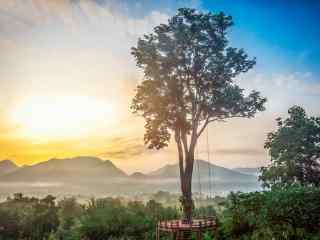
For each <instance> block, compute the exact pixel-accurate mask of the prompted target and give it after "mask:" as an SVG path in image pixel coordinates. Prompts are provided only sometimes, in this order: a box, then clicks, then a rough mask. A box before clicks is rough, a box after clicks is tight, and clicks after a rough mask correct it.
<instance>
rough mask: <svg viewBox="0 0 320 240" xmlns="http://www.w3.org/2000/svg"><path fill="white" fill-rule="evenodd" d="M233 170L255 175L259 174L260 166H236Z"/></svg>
mask: <svg viewBox="0 0 320 240" xmlns="http://www.w3.org/2000/svg"><path fill="white" fill-rule="evenodd" d="M233 170H234V171H237V172H240V173H244V174H249V175H253V176H259V174H260V168H234V169H233Z"/></svg>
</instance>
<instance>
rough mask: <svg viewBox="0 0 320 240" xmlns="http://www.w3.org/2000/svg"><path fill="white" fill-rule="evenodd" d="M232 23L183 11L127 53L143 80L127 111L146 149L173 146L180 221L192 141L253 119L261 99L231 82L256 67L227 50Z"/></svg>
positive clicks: (188, 210) (186, 202) (187, 206)
mask: <svg viewBox="0 0 320 240" xmlns="http://www.w3.org/2000/svg"><path fill="white" fill-rule="evenodd" d="M232 24H233V22H232V18H231V17H230V16H226V15H225V14H224V13H218V14H213V13H201V12H198V11H196V10H194V9H188V8H182V9H179V10H178V13H177V14H176V15H175V16H173V17H172V18H170V19H169V21H168V23H167V24H160V25H158V26H156V27H155V28H154V30H153V33H151V34H149V35H144V36H143V37H142V38H140V39H139V40H138V44H137V46H136V47H134V48H132V54H133V56H134V57H135V60H136V63H137V66H138V67H139V68H141V69H142V70H143V71H144V81H143V82H142V83H141V84H140V85H139V86H138V87H137V89H136V95H135V97H134V99H133V101H132V106H131V108H132V110H133V111H134V112H135V113H137V114H141V115H142V116H143V117H144V118H145V121H146V124H145V129H146V132H145V135H144V140H145V143H146V144H147V145H148V146H149V148H155V149H161V148H164V147H166V146H168V143H169V141H170V137H171V135H173V136H174V140H175V142H176V145H177V150H178V156H179V167H180V181H181V191H182V205H183V210H184V214H185V219H186V220H188V221H190V220H191V219H192V205H193V203H192V191H191V181H192V172H193V165H194V152H195V147H196V144H197V140H198V139H199V137H200V136H201V134H202V133H203V131H204V130H205V128H206V127H207V126H208V124H209V123H211V122H214V121H224V120H226V119H230V118H235V117H247V118H250V117H253V116H254V115H255V113H256V112H257V111H262V110H264V103H265V101H266V99H265V98H263V97H261V96H260V94H259V93H258V92H256V91H252V92H251V93H250V94H249V95H245V94H244V90H243V89H241V88H240V87H239V86H237V85H236V84H235V82H234V79H235V77H237V76H238V75H239V74H240V73H244V72H247V71H248V70H249V69H251V68H252V67H253V66H254V65H255V59H249V57H248V55H247V54H246V53H245V52H244V50H243V49H236V48H233V47H229V46H228V45H229V41H228V39H227V30H228V28H229V27H230V26H231V25H232Z"/></svg>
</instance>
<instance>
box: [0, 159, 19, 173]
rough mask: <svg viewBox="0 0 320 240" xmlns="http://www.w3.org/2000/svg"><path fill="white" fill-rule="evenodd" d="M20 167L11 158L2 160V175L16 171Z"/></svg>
mask: <svg viewBox="0 0 320 240" xmlns="http://www.w3.org/2000/svg"><path fill="white" fill-rule="evenodd" d="M18 168H19V167H18V166H17V165H16V164H15V163H14V162H12V161H11V160H2V161H0V176H4V175H7V174H9V173H12V172H14V171H16V170H17V169H18Z"/></svg>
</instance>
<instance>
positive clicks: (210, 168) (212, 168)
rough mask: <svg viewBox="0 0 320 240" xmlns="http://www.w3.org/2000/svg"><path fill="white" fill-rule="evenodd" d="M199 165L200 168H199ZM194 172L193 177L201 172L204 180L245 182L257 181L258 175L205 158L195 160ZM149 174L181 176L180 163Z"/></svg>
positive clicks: (165, 176)
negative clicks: (207, 160)
mask: <svg viewBox="0 0 320 240" xmlns="http://www.w3.org/2000/svg"><path fill="white" fill-rule="evenodd" d="M198 166H199V170H198ZM193 170H194V172H193V176H194V177H193V179H194V180H196V179H197V177H198V173H199V172H200V178H201V179H202V180H208V179H209V178H210V177H209V176H211V179H213V180H214V181H224V182H243V181H256V177H254V176H252V175H249V174H244V173H240V172H238V171H234V170H231V169H228V168H224V167H220V166H217V165H214V164H211V163H208V162H206V161H203V160H198V161H195V165H194V169H193ZM149 176H152V177H157V178H178V177H179V167H178V164H171V165H165V166H164V167H162V168H159V169H158V170H156V171H153V172H151V173H149Z"/></svg>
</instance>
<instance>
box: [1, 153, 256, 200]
mask: <svg viewBox="0 0 320 240" xmlns="http://www.w3.org/2000/svg"><path fill="white" fill-rule="evenodd" d="M0 163H1V162H0ZM198 165H199V169H200V181H199V177H198V176H199V174H198ZM0 166H2V169H6V174H4V175H0V197H1V196H3V197H4V196H8V195H10V194H13V193H17V192H23V193H29V194H33V195H37V194H39V195H46V194H48V193H50V194H54V195H59V196H65V195H68V196H69V195H78V194H80V195H83V196H87V197H91V196H108V195H112V194H115V195H119V194H133V195H136V194H139V193H154V192H157V191H160V190H162V191H169V192H179V191H180V181H179V171H178V165H177V164H172V165H165V166H164V167H162V168H159V169H158V170H156V171H153V172H151V173H149V174H143V173H141V172H135V173H133V174H131V175H127V174H126V173H125V172H124V171H122V170H121V169H119V168H117V167H116V166H115V165H114V164H113V163H112V162H111V161H109V160H102V159H100V158H97V157H75V158H64V159H50V160H48V161H46V162H41V163H38V164H35V165H31V166H24V167H17V166H15V165H14V164H13V163H10V162H9V161H4V162H2V164H0ZM3 166H5V168H4V167H3ZM0 169H1V168H0ZM8 169H9V170H8ZM209 169H210V170H211V178H209ZM2 172H4V171H2ZM258 189H260V184H259V183H258V179H257V176H253V175H248V174H243V173H240V172H237V171H234V170H230V169H227V168H224V167H220V166H216V165H213V164H208V162H206V161H202V160H199V161H197V162H195V166H194V175H193V191H194V192H199V191H201V192H202V193H209V192H211V191H212V192H215V193H219V194H225V193H228V192H230V191H256V190H258Z"/></svg>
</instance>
